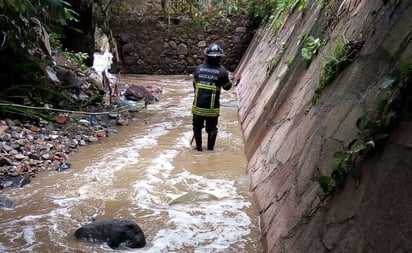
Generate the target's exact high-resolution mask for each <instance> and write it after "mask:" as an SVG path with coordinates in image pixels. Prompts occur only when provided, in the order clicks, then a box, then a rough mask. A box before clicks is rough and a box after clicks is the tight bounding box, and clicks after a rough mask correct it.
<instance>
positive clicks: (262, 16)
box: [246, 0, 307, 27]
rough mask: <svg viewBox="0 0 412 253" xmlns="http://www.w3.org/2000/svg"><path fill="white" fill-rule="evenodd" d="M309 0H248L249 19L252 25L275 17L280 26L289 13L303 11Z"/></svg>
mask: <svg viewBox="0 0 412 253" xmlns="http://www.w3.org/2000/svg"><path fill="white" fill-rule="evenodd" d="M306 1H307V0H248V1H247V8H246V13H247V19H248V23H249V25H250V26H252V27H258V26H259V25H261V24H264V23H269V22H271V21H273V20H274V19H275V18H276V19H277V20H276V22H275V24H276V26H277V27H280V26H281V25H282V24H283V20H284V17H285V16H286V14H287V13H289V12H291V11H294V10H297V11H299V12H301V11H303V10H304V8H305V7H306Z"/></svg>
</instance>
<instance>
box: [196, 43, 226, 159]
mask: <svg viewBox="0 0 412 253" xmlns="http://www.w3.org/2000/svg"><path fill="white" fill-rule="evenodd" d="M205 55H206V61H205V62H204V63H203V64H200V65H199V66H197V67H196V70H195V73H194V75H193V88H194V92H195V94H194V100H193V105H192V113H193V137H194V139H195V141H196V149H197V150H198V151H202V150H203V149H202V128H203V127H204V123H206V133H207V134H208V137H207V149H208V150H213V149H214V147H215V142H216V137H217V122H218V118H219V115H220V114H219V113H220V109H219V108H220V101H219V99H220V91H221V89H222V88H223V89H224V90H229V89H230V88H231V87H232V82H231V80H230V79H229V72H228V71H227V70H226V69H225V68H224V67H223V66H222V65H221V63H220V62H221V60H222V57H223V55H224V54H223V50H222V49H221V48H220V47H219V45H218V44H216V43H211V44H210V45H209V47H208V48H206V50H205Z"/></svg>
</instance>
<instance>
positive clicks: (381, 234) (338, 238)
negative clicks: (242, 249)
mask: <svg viewBox="0 0 412 253" xmlns="http://www.w3.org/2000/svg"><path fill="white" fill-rule="evenodd" d="M320 2H322V1H307V5H306V8H305V9H304V10H303V11H297V10H295V11H293V12H290V13H289V14H288V15H287V16H286V17H285V19H284V21H283V22H282V24H281V26H280V27H279V28H276V27H275V25H274V24H268V25H266V26H264V27H261V29H260V30H259V31H258V32H257V33H256V34H255V36H254V39H253V41H252V43H251V44H250V46H249V48H248V50H247V51H246V53H245V55H244V56H243V59H242V61H241V62H240V64H239V65H238V67H237V69H236V71H235V75H236V80H237V86H236V92H237V96H238V101H239V112H238V113H239V121H240V123H241V127H242V131H243V135H244V142H245V154H246V156H247V159H248V169H247V173H248V175H249V176H250V179H251V185H250V188H251V191H253V195H254V199H255V201H256V204H257V209H258V212H259V215H260V218H261V230H262V240H263V243H264V247H265V251H266V252H410V251H412V239H411V238H412V229H411V228H412V198H411V192H412V184H411V182H412V181H411V179H412V170H411V168H412V134H411V133H412V121H411V120H410V117H409V119H408V118H404V117H403V118H400V119H401V120H400V121H396V122H397V123H396V124H394V127H393V128H389V129H387V130H385V131H386V132H385V134H389V137H388V138H387V139H386V144H385V145H383V146H382V147H381V148H379V149H376V150H374V152H372V153H370V154H371V155H369V156H368V157H361V159H357V160H356V161H355V171H356V173H357V175H358V176H359V179H360V181H359V182H357V181H356V180H355V177H351V176H350V175H349V173H348V175H347V177H346V181H345V183H344V184H343V186H342V187H336V190H335V192H333V193H332V194H329V195H325V193H324V191H323V190H322V189H321V187H320V185H319V183H318V179H319V178H320V176H323V175H326V176H330V175H331V173H332V171H333V170H334V168H335V167H334V163H333V155H334V153H335V152H337V151H345V150H348V148H349V147H350V144H351V143H353V141H354V140H363V138H364V136H365V132H361V131H360V130H359V129H358V128H357V126H356V123H357V122H359V121H358V119H359V118H361V117H362V115H369V116H370V117H372V116H373V115H375V116H376V114H377V112H378V111H379V107H378V104H379V101H381V100H380V98H381V97H382V94H383V90H385V88H387V87H388V85H389V84H392V83H393V73H394V70H396V69H406V67H405V66H408V64H411V62H412V45H411V44H412V43H411V41H412V2H411V1H392V0H389V1H366V0H349V1H329V5H327V6H322V5H321V3H320ZM308 36H313V37H314V38H322V39H323V41H324V43H322V45H321V46H320V47H319V50H318V53H317V54H316V55H315V56H314V57H313V59H312V61H311V63H310V64H309V63H307V62H305V60H304V59H303V57H302V54H301V52H302V48H304V41H305V38H307V37H308ZM339 41H346V42H347V44H348V46H347V47H348V49H350V50H351V51H350V52H351V53H352V54H351V55H346V56H347V57H346V60H347V64H346V65H345V66H344V67H342V68H341V69H339V70H337V75H336V77H335V78H334V79H333V80H332V82H331V83H329V84H328V85H327V86H325V87H324V88H322V89H320V91H319V90H318V93H319V94H320V95H319V98H318V99H317V100H316V103H314V99H313V98H314V94H315V89H316V88H317V87H318V84H319V81H320V79H321V76H322V75H324V74H325V65H326V64H327V63H328V62H330V61H331V59H332V58H331V55H332V53H333V51H334V50H335V49H336V45H337V44H338V43H339ZM404 73H406V74H405V76H403V81H404V83H405V85H404V86H403V87H404V89H403V90H401V91H399V90H397V89H396V88H394V89H393V90H392V91H391V92H392V93H391V94H392V95H393V97H399V96H398V95H399V93H400V94H402V93H403V94H405V93H406V94H408V93H409V99H410V94H411V88H410V86H411V71H410V70H409V71H404ZM405 87H409V88H407V89H406V88H405ZM410 110H411V109H410V107H406V109H405V108H404V111H409V112H410ZM381 116H382V115H381ZM386 116H388V115H386ZM386 116H385V117H386ZM380 120H382V117H381V118H380ZM380 122H381V121H380ZM375 137H376V135H375ZM377 142H378V141H375V142H373V143H372V142H371V143H370V144H368V145H371V147H372V146H373V145H372V144H378V143H377Z"/></svg>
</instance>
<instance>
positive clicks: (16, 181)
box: [0, 176, 31, 188]
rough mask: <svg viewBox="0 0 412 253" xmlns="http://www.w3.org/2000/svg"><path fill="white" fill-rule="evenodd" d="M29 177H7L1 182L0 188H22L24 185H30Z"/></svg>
mask: <svg viewBox="0 0 412 253" xmlns="http://www.w3.org/2000/svg"><path fill="white" fill-rule="evenodd" d="M30 182H31V180H30V177H28V176H24V177H23V176H17V177H7V178H5V179H4V180H3V183H2V184H1V187H0V188H7V187H17V188H20V187H23V186H25V185H26V184H28V183H30Z"/></svg>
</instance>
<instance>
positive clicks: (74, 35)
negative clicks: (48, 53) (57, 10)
mask: <svg viewBox="0 0 412 253" xmlns="http://www.w3.org/2000/svg"><path fill="white" fill-rule="evenodd" d="M68 2H69V3H70V4H71V8H72V9H73V10H74V11H75V12H76V13H77V14H78V15H76V19H77V20H78V22H76V21H69V22H68V24H67V26H65V27H64V38H63V39H62V44H63V48H64V49H66V50H68V51H71V52H83V53H87V54H88V55H89V57H88V58H87V59H86V60H85V62H84V63H85V64H86V66H89V67H91V66H93V54H94V52H95V38H94V31H95V22H94V16H93V14H94V13H93V4H94V3H93V1H83V0H68Z"/></svg>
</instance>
